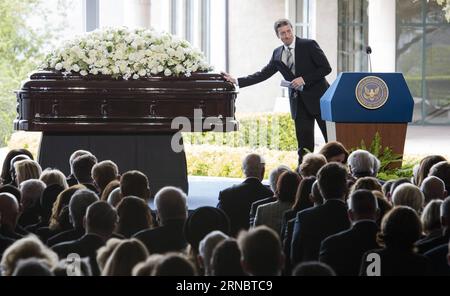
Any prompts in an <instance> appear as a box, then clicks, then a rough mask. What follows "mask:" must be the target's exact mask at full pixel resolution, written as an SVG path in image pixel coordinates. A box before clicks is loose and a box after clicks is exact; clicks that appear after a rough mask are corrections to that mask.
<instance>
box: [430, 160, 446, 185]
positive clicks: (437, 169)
mask: <svg viewBox="0 0 450 296" xmlns="http://www.w3.org/2000/svg"><path fill="white" fill-rule="evenodd" d="M428 175H429V176H435V177H438V178H439V179H441V180H442V181H444V184H445V190H447V192H450V162H448V161H441V162H438V163H436V164H435V165H433V166H432V167H431V169H430V173H429V174H428Z"/></svg>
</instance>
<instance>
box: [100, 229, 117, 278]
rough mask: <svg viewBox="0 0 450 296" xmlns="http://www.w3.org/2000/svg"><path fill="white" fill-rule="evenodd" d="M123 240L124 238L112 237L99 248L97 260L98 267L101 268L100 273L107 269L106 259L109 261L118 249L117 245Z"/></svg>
mask: <svg viewBox="0 0 450 296" xmlns="http://www.w3.org/2000/svg"><path fill="white" fill-rule="evenodd" d="M121 242H122V239H119V238H115V237H113V238H110V239H109V240H107V241H106V244H105V245H104V246H103V247H101V248H99V249H98V250H97V258H96V262H97V265H98V268H99V269H100V273H101V272H102V271H103V269H105V265H106V261H108V259H109V257H111V254H112V252H114V250H115V249H116V247H117V246H118V245H119V244H120V243H121Z"/></svg>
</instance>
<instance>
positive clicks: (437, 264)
mask: <svg viewBox="0 0 450 296" xmlns="http://www.w3.org/2000/svg"><path fill="white" fill-rule="evenodd" d="M448 252H449V251H448V243H446V244H443V245H440V246H438V247H436V248H434V249H432V250H430V251H428V252H426V253H425V257H427V258H429V259H430V262H431V267H432V274H433V275H438V276H450V265H449V262H448V259H447V255H448Z"/></svg>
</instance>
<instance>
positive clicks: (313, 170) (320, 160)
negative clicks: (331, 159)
mask: <svg viewBox="0 0 450 296" xmlns="http://www.w3.org/2000/svg"><path fill="white" fill-rule="evenodd" d="M326 164H327V159H326V158H325V156H323V155H322V154H317V153H308V154H306V155H305V156H304V157H303V161H302V163H301V164H300V175H302V177H311V176H314V177H315V176H317V172H318V171H319V170H320V168H321V167H323V166H324V165H326Z"/></svg>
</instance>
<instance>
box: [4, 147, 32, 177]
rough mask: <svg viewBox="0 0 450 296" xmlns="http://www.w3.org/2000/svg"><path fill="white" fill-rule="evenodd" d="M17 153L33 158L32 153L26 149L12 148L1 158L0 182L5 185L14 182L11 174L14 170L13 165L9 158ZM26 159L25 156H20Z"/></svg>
mask: <svg viewBox="0 0 450 296" xmlns="http://www.w3.org/2000/svg"><path fill="white" fill-rule="evenodd" d="M17 155H24V156H26V157H28V159H33V155H32V154H31V152H30V151H28V150H27V149H12V150H10V151H9V152H8V153H7V154H6V156H5V159H4V160H3V167H2V174H1V177H0V178H1V184H3V185H6V184H10V183H13V182H14V177H13V176H12V175H11V173H12V171H13V170H14V165H12V164H11V160H12V159H13V158H14V157H16V156H17ZM23 159H26V158H22V160H23Z"/></svg>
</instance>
